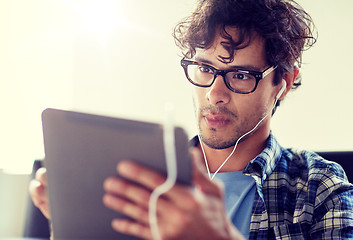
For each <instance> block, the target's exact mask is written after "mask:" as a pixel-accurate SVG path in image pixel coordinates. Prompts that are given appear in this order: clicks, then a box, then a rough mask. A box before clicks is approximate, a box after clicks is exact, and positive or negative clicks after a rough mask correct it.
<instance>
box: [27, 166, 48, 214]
mask: <svg viewBox="0 0 353 240" xmlns="http://www.w3.org/2000/svg"><path fill="white" fill-rule="evenodd" d="M29 193H30V195H31V198H32V201H33V203H34V205H35V206H36V207H37V208H39V209H40V211H41V212H42V213H43V215H44V216H45V217H46V218H48V219H50V212H49V201H48V196H47V170H46V169H45V168H40V169H38V170H37V172H36V176H35V179H33V180H32V181H31V182H30V184H29Z"/></svg>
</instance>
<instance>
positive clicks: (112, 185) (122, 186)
mask: <svg viewBox="0 0 353 240" xmlns="http://www.w3.org/2000/svg"><path fill="white" fill-rule="evenodd" d="M103 188H104V190H105V191H106V192H107V193H110V194H113V195H119V196H124V197H125V198H126V199H129V200H130V201H132V202H135V203H137V204H140V205H141V206H145V207H146V206H148V203H147V201H146V199H149V198H150V191H148V190H146V189H145V188H143V187H139V186H136V185H134V184H132V183H129V182H127V181H124V180H123V179H120V178H116V177H111V178H108V179H106V180H105V181H104V184H103Z"/></svg>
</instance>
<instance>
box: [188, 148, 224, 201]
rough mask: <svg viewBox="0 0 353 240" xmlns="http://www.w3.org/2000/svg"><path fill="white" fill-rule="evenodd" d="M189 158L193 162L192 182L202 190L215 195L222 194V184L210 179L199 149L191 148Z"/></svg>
mask: <svg viewBox="0 0 353 240" xmlns="http://www.w3.org/2000/svg"><path fill="white" fill-rule="evenodd" d="M191 158H192V162H193V183H194V185H195V186H196V187H197V188H198V189H199V190H201V191H202V192H204V193H206V194H210V195H214V196H217V197H220V196H222V191H223V185H222V184H221V182H219V181H218V180H217V179H213V180H211V179H210V177H209V176H208V174H207V170H206V166H205V163H204V161H203V160H202V155H201V152H200V150H199V149H197V148H194V149H192V150H191Z"/></svg>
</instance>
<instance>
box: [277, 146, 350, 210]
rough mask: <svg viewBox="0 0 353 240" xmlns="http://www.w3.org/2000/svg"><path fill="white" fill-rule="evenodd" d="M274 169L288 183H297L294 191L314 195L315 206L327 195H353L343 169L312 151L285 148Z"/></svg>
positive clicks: (293, 184) (292, 184)
mask: <svg viewBox="0 0 353 240" xmlns="http://www.w3.org/2000/svg"><path fill="white" fill-rule="evenodd" d="M276 172H279V173H281V175H282V176H283V177H284V179H285V181H286V182H287V184H289V185H291V186H296V189H297V191H298V190H299V192H301V193H302V194H303V193H305V194H309V195H312V196H313V197H315V200H314V199H313V203H314V202H315V205H317V204H320V202H322V201H324V199H326V198H328V197H330V198H331V197H333V196H337V197H338V196H342V194H343V195H346V196H349V198H351V195H352V194H353V185H352V184H351V183H349V182H348V180H347V177H346V174H345V172H344V170H343V168H342V167H341V166H340V165H339V164H338V163H336V162H332V161H328V160H326V159H324V158H322V157H321V156H320V155H318V154H317V153H314V152H311V151H303V150H293V149H286V150H284V151H283V154H282V157H281V159H280V161H279V162H278V165H277V168H276ZM299 192H298V193H299Z"/></svg>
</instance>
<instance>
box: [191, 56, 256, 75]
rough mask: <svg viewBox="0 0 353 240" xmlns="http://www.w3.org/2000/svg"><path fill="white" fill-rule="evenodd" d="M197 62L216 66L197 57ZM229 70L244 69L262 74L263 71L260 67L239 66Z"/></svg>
mask: <svg viewBox="0 0 353 240" xmlns="http://www.w3.org/2000/svg"><path fill="white" fill-rule="evenodd" d="M195 61H196V62H201V63H205V64H208V65H211V66H213V67H214V65H215V64H213V62H212V61H210V60H207V59H205V58H202V57H195ZM229 69H242V70H249V71H255V72H262V70H261V69H259V68H258V67H255V66H253V65H239V66H230V68H229Z"/></svg>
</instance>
